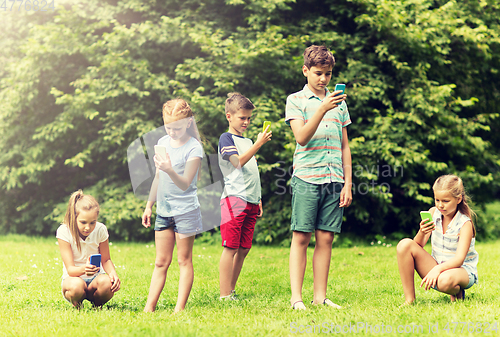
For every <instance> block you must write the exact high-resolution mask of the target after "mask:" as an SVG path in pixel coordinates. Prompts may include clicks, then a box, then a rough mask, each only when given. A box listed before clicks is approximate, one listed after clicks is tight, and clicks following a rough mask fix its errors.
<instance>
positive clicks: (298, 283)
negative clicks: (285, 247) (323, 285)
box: [289, 231, 312, 305]
mask: <svg viewBox="0 0 500 337" xmlns="http://www.w3.org/2000/svg"><path fill="white" fill-rule="evenodd" d="M311 236H312V233H305V232H297V231H294V232H293V233H292V244H291V246H290V262H289V263H290V286H291V288H292V297H291V299H290V303H291V305H293V304H294V303H296V302H299V301H302V284H303V283H304V274H305V272H306V265H307V246H308V245H309V241H310V240H311Z"/></svg>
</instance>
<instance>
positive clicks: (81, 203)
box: [64, 190, 100, 252]
mask: <svg viewBox="0 0 500 337" xmlns="http://www.w3.org/2000/svg"><path fill="white" fill-rule="evenodd" d="M93 209H95V210H97V214H99V210H100V208H99V203H98V202H97V200H95V198H94V197H93V196H91V195H88V194H83V191H82V190H78V191H76V192H73V194H71V197H70V198H69V202H68V209H67V210H66V215H65V216H64V224H66V226H68V228H69V231H70V233H71V235H72V236H73V239H74V240H75V243H76V247H77V248H78V251H79V252H81V245H80V231H79V230H78V224H77V221H76V219H77V218H78V215H79V214H80V211H82V210H83V211H91V210H93Z"/></svg>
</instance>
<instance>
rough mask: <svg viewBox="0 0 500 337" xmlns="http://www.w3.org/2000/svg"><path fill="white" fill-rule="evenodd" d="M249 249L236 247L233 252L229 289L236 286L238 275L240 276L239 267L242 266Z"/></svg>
mask: <svg viewBox="0 0 500 337" xmlns="http://www.w3.org/2000/svg"><path fill="white" fill-rule="evenodd" d="M249 252H250V249H246V248H241V247H240V248H238V251H237V252H236V254H234V259H233V276H232V278H231V290H234V289H235V288H236V282H238V277H239V276H240V272H241V268H242V267H243V262H244V261H245V258H246V257H247V255H248V253H249Z"/></svg>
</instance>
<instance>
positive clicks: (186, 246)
mask: <svg viewBox="0 0 500 337" xmlns="http://www.w3.org/2000/svg"><path fill="white" fill-rule="evenodd" d="M194 238H195V236H194V235H192V236H183V235H180V234H175V240H176V242H177V261H178V262H179V294H178V295H177V304H176V306H175V309H174V313H175V312H179V311H181V310H184V308H185V306H186V302H187V300H188V297H189V293H190V292H191V288H192V287H193V279H194V270H193V244H194Z"/></svg>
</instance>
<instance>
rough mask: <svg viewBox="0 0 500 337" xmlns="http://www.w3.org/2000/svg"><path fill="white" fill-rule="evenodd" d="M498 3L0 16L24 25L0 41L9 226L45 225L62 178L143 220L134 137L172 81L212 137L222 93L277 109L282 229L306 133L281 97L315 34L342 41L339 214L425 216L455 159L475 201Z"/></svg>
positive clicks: (266, 112) (127, 228) (274, 145)
mask: <svg viewBox="0 0 500 337" xmlns="http://www.w3.org/2000/svg"><path fill="white" fill-rule="evenodd" d="M499 9H500V8H499V5H498V4H496V3H494V2H492V1H480V2H473V3H470V2H465V3H457V2H455V1H449V2H444V1H430V0H415V1H402V2H393V1H371V0H351V1H347V0H346V1H340V2H339V1H335V2H334V1H326V2H325V1H322V2H319V1H313V0H298V1H288V0H273V1H257V0H247V1H243V0H227V1H222V0H206V1H197V2H195V1H184V2H180V3H179V2H174V1H167V2H156V1H148V2H142V1H136V0H129V1H124V2H119V3H115V2H107V3H106V2H105V3H103V2H95V1H85V2H79V1H77V2H71V4H68V5H66V7H64V8H58V9H57V11H56V12H53V13H40V12H39V13H36V15H35V14H26V13H19V14H15V15H18V16H16V17H15V20H12V19H10V20H8V22H7V23H6V24H7V26H8V27H9V28H12V29H6V31H13V32H14V33H12V34H13V35H11V36H9V37H6V39H4V40H2V41H1V42H0V43H1V44H0V47H3V48H2V54H0V60H1V61H2V65H1V67H0V78H1V81H0V111H1V112H0V118H1V122H0V153H1V155H0V186H1V187H0V188H1V189H2V190H3V193H2V195H1V196H0V199H1V202H0V205H1V206H0V214H1V215H2V220H0V229H1V230H2V231H3V232H25V233H29V234H43V235H49V234H51V233H52V232H53V231H54V229H55V228H56V227H57V225H58V222H57V221H60V219H61V215H62V214H63V212H64V210H65V207H66V206H65V203H66V200H67V199H68V197H69V194H70V193H71V192H72V191H74V190H76V189H78V188H83V189H84V192H86V193H91V194H93V195H95V196H96V197H97V198H98V200H99V201H100V202H101V207H102V212H101V220H102V221H103V222H105V223H106V225H107V226H108V228H109V229H110V232H111V233H112V235H113V237H115V238H123V239H145V238H147V237H149V236H148V234H147V232H146V231H145V230H142V229H141V226H140V225H139V220H138V219H139V217H140V215H141V214H142V209H143V207H144V205H143V204H144V202H143V201H142V200H140V199H138V198H136V197H135V196H134V194H133V191H132V188H131V185H130V177H129V172H128V169H127V147H128V145H129V144H131V143H132V142H133V141H134V140H136V139H137V138H139V137H140V136H142V135H144V134H146V133H147V132H149V131H151V130H154V129H156V128H157V127H160V126H161V125H162V120H161V105H162V103H163V102H164V101H166V100H167V99H170V98H173V97H177V96H179V97H183V98H186V99H187V100H188V101H189V102H190V104H191V106H192V108H193V110H194V111H195V112H196V113H197V123H198V127H199V129H200V130H201V131H202V133H203V134H204V135H205V137H206V139H207V142H206V146H205V150H206V152H207V153H208V154H210V153H214V152H215V150H214V149H216V148H217V140H218V136H219V135H220V134H221V133H222V132H223V131H224V130H225V128H227V123H226V121H225V119H224V114H223V103H224V100H225V98H226V95H227V93H228V92H231V91H239V92H241V93H243V94H244V95H246V96H247V97H249V98H250V99H251V100H252V101H253V102H254V103H255V105H256V106H257V110H256V111H255V118H254V119H253V122H252V123H253V127H251V128H250V130H249V131H248V135H247V136H248V137H250V138H253V139H255V137H256V135H257V133H258V130H260V127H261V125H262V122H263V121H264V120H271V121H273V125H272V130H273V141H272V142H271V143H269V144H268V145H266V146H265V147H263V148H262V150H261V151H259V154H258V156H257V159H258V161H259V166H260V168H261V173H262V174H261V177H262V186H263V200H264V206H265V216H264V218H263V219H262V220H260V221H259V222H258V224H257V231H256V240H257V241H258V242H268V243H269V242H280V241H282V240H284V239H285V240H286V238H287V237H288V236H289V219H290V214H291V211H290V199H291V198H290V195H289V192H288V183H289V180H290V177H291V176H290V167H291V164H292V155H293V152H294V150H295V142H294V139H293V135H292V133H291V131H290V129H289V128H288V127H287V126H285V125H284V122H283V119H284V118H283V117H284V106H285V99H286V96H287V95H288V94H290V93H292V92H295V91H298V90H300V88H301V87H302V86H303V85H304V83H305V81H304V78H303V76H302V74H301V72H300V67H301V65H302V63H301V57H300V55H301V53H302V51H303V49H304V48H305V47H306V46H307V45H309V44H312V43H316V44H325V45H327V46H328V47H329V48H331V50H332V51H333V52H334V55H335V57H336V59H337V65H336V66H335V68H334V80H333V81H336V82H342V83H346V84H347V90H346V93H347V94H348V104H349V109H350V113H351V119H352V120H353V124H352V125H351V126H349V128H348V132H349V136H350V140H351V149H352V153H353V173H354V184H355V186H354V187H355V189H354V202H353V205H352V206H351V207H350V208H348V209H346V212H345V216H346V220H347V221H346V223H345V225H344V230H346V231H348V232H349V231H350V232H355V233H357V234H365V235H368V234H376V233H388V232H398V233H412V232H414V228H415V223H416V221H417V220H415V218H414V217H411V216H408V215H411V214H415V215H416V216H415V217H417V216H418V211H419V210H421V209H425V208H428V207H429V206H430V204H431V203H432V194H431V191H430V187H431V185H432V182H433V181H434V179H435V178H436V177H437V176H438V175H440V174H443V173H447V172H455V173H458V174H459V175H461V176H462V177H463V178H464V181H465V183H466V187H467V188H468V189H469V190H470V192H471V194H472V195H473V196H474V198H475V200H476V201H477V203H478V205H481V204H483V203H484V202H486V201H488V200H490V199H491V198H492V197H493V196H494V195H495V193H498V187H499V186H498V181H499V180H498V179H497V178H498V176H499V166H500V159H499V153H498V150H497V148H498V147H497V146H494V145H498V144H499V138H498V135H497V134H496V133H495V132H493V131H492V130H493V128H494V127H495V126H497V127H498V124H499V122H498V119H497V117H498V113H499V111H498V109H499V108H498V104H496V103H497V102H498V100H499V93H498V79H497V77H498V76H496V73H497V72H498V64H499V56H498V55H499V53H498V49H499V37H498V34H499V31H500V29H499V26H498V19H497V17H498V14H499ZM12 15H14V14H12ZM14 28H19V30H15V29H14ZM7 61H8V62H9V65H8V66H7ZM331 84H333V85H334V83H331ZM477 157H479V158H481V160H477V159H476V158H477ZM479 234H480V235H481V234H482V235H483V236H485V235H486V234H487V233H482V232H481V231H479Z"/></svg>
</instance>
